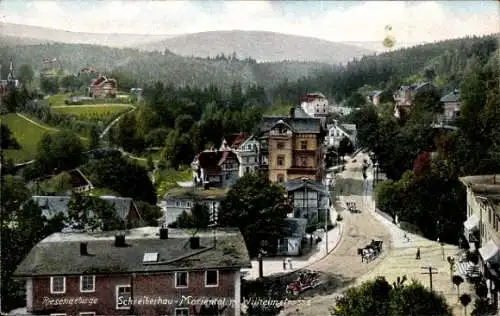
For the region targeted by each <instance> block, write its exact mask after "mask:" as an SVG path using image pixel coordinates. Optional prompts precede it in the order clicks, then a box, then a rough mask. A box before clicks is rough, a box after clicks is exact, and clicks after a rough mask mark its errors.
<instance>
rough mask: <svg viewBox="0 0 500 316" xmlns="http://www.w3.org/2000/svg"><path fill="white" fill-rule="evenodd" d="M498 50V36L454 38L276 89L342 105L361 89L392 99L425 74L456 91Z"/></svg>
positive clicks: (282, 94) (290, 96) (291, 97)
mask: <svg viewBox="0 0 500 316" xmlns="http://www.w3.org/2000/svg"><path fill="white" fill-rule="evenodd" d="M497 49H498V34H496V35H489V36H483V37H466V38H461V39H451V40H446V41H441V42H437V43H432V44H424V45H419V46H415V47H411V48H404V49H399V50H396V51H392V52H388V53H383V54H378V55H372V56H365V57H362V58H361V59H359V60H353V61H351V62H349V63H348V64H347V65H346V66H341V67H334V69H328V70H325V71H322V72H321V73H320V74H319V75H318V76H315V77H310V78H301V79H300V80H298V81H297V82H292V81H290V80H289V81H288V82H286V83H284V84H282V85H280V86H279V87H278V88H275V89H273V93H272V94H273V95H274V96H279V98H280V99H281V100H282V101H286V102H295V101H296V100H298V99H299V97H300V96H301V95H302V94H303V93H304V92H306V91H313V90H314V91H321V92H323V93H324V94H325V95H327V96H330V97H332V98H333V99H334V100H335V101H337V102H340V101H342V100H345V99H347V98H348V97H350V96H351V95H352V94H353V93H354V92H356V91H357V90H358V89H359V88H361V87H363V86H365V85H368V86H371V87H372V88H373V89H380V90H387V91H388V92H389V96H390V95H392V91H393V90H395V89H396V88H397V87H398V86H399V85H402V84H410V83H417V82H419V81H422V80H423V79H424V74H425V73H432V78H430V79H433V80H434V82H435V83H436V84H437V85H438V86H439V87H440V88H443V89H444V90H451V89H455V88H456V87H457V86H458V85H459V84H460V82H461V81H462V79H463V75H464V70H465V68H466V65H467V63H468V61H469V60H470V59H471V58H472V57H474V56H475V57H476V58H478V59H479V61H480V62H482V63H484V62H486V60H487V59H488V58H489V56H491V54H493V53H494V52H495V51H496V50H497Z"/></svg>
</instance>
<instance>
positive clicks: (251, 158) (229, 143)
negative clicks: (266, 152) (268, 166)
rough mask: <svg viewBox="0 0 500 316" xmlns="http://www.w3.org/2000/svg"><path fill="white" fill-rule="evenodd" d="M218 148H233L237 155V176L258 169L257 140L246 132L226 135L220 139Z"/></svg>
mask: <svg viewBox="0 0 500 316" xmlns="http://www.w3.org/2000/svg"><path fill="white" fill-rule="evenodd" d="M219 150H233V151H234V152H235V153H236V156H237V157H238V162H239V172H238V176H239V177H243V176H244V175H245V174H247V173H254V172H257V171H258V170H259V141H258V139H257V138H256V137H255V136H254V135H250V136H249V135H248V134H247V133H240V134H232V135H227V136H225V137H224V138H223V139H222V144H221V146H220V149H219Z"/></svg>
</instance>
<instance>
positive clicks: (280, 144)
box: [276, 142, 285, 149]
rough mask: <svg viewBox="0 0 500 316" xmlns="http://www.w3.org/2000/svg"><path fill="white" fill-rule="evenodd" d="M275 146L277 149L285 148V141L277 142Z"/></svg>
mask: <svg viewBox="0 0 500 316" xmlns="http://www.w3.org/2000/svg"><path fill="white" fill-rule="evenodd" d="M276 147H277V148H278V149H285V143H284V142H278V144H277V145H276Z"/></svg>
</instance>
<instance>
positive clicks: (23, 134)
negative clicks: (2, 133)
mask: <svg viewBox="0 0 500 316" xmlns="http://www.w3.org/2000/svg"><path fill="white" fill-rule="evenodd" d="M0 118H1V120H2V123H4V124H6V125H7V126H8V127H9V129H10V131H11V132H12V134H13V135H14V137H15V139H16V140H17V142H18V143H19V145H21V149H19V150H13V149H7V150H5V158H6V159H9V158H11V159H13V160H14V162H16V163H19V162H24V161H29V160H31V159H33V157H34V156H35V153H36V149H37V145H38V142H39V141H40V139H41V138H42V136H43V135H44V134H46V133H48V134H53V133H55V131H54V130H51V129H50V127H47V129H44V128H41V127H40V126H37V125H34V124H32V123H30V122H28V121H26V120H25V119H23V118H22V117H20V116H18V115H16V114H13V113H11V114H7V115H2V116H0Z"/></svg>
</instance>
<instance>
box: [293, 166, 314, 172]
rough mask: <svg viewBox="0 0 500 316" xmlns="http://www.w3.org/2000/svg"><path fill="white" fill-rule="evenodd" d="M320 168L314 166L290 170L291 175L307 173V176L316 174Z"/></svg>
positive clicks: (297, 167)
mask: <svg viewBox="0 0 500 316" xmlns="http://www.w3.org/2000/svg"><path fill="white" fill-rule="evenodd" d="M316 171H318V168H316V167H313V166H292V167H290V168H288V172H289V173H307V174H316Z"/></svg>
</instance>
